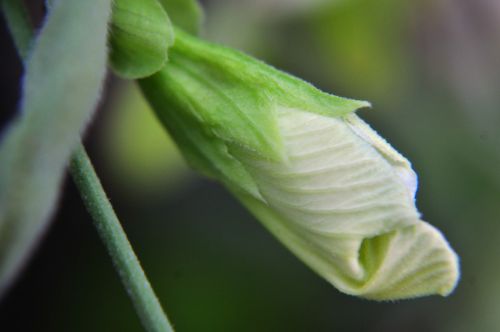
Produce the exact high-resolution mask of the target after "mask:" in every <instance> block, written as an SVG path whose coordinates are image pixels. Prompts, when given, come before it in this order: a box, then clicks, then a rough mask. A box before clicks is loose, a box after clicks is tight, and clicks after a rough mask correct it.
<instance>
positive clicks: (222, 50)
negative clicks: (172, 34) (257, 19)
mask: <svg viewBox="0 0 500 332" xmlns="http://www.w3.org/2000/svg"><path fill="white" fill-rule="evenodd" d="M172 52H175V53H176V56H175V57H177V54H179V56H178V57H179V58H182V59H184V60H187V59H189V60H191V61H192V62H196V63H199V64H203V65H204V66H205V67H208V68H210V69H211V70H210V71H208V72H206V74H211V72H218V75H217V77H216V78H218V79H220V78H221V76H222V75H227V74H231V75H233V76H234V77H235V78H236V79H237V80H239V81H240V82H241V84H244V85H245V86H246V88H247V89H254V90H257V91H259V90H260V92H261V93H262V94H265V95H267V97H268V98H270V99H272V102H273V103H274V104H275V105H276V104H279V105H280V106H282V107H289V108H296V109H301V110H303V111H307V112H312V113H317V114H321V115H325V116H332V117H338V116H343V115H346V114H349V113H352V112H354V111H355V110H357V109H359V108H363V107H370V103H369V102H367V101H361V100H355V99H349V98H344V97H339V96H335V95H332V94H329V93H325V92H323V91H320V90H319V89H317V88H316V87H314V86H313V85H311V84H310V83H308V82H306V81H304V80H302V79H300V78H297V77H295V76H292V75H290V74H287V73H285V72H283V71H280V70H278V69H276V68H274V67H272V66H270V65H268V64H266V63H264V62H262V61H259V60H257V59H255V58H252V57H250V56H248V55H246V54H243V53H242V52H239V51H236V50H233V49H231V48H227V47H224V46H220V45H216V44H212V43H208V42H205V41H203V40H201V39H198V38H196V37H193V36H190V35H189V34H187V33H185V32H183V31H181V30H179V29H176V40H175V45H174V47H173V48H172ZM172 57H174V55H173V56H172ZM211 76H212V75H211ZM211 76H209V77H210V78H211ZM211 79H212V78H211Z"/></svg>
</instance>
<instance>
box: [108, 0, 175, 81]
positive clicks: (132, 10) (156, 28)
mask: <svg viewBox="0 0 500 332" xmlns="http://www.w3.org/2000/svg"><path fill="white" fill-rule="evenodd" d="M173 41H174V31H173V27H172V24H171V23H170V20H169V18H168V16H167V14H166V13H165V11H164V10H163V8H162V6H161V5H160V3H159V2H158V0H140V1H137V0H116V1H114V3H113V15H112V24H111V33H110V46H111V53H110V61H111V67H112V68H113V69H114V71H115V72H116V73H117V74H118V75H120V76H123V77H125V78H130V79H135V78H141V77H146V76H149V75H152V74H154V73H155V72H157V71H158V70H160V69H161V68H162V67H163V66H164V65H165V63H166V62H167V58H168V56H167V53H168V48H169V47H170V46H171V45H172V44H173Z"/></svg>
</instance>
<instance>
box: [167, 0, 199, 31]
mask: <svg viewBox="0 0 500 332" xmlns="http://www.w3.org/2000/svg"><path fill="white" fill-rule="evenodd" d="M160 2H161V4H162V5H163V8H165V10H166V11H167V13H168V16H169V17H170V18H171V19H172V22H174V24H175V25H176V26H178V27H180V28H182V29H184V30H186V31H188V32H190V33H192V34H194V35H196V34H198V33H199V31H200V27H201V23H202V21H203V9H202V8H201V6H200V4H199V3H198V1H197V0H160Z"/></svg>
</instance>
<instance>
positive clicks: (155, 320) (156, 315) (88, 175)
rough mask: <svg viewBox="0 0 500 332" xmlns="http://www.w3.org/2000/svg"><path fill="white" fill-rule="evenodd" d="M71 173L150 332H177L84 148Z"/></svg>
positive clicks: (79, 152)
mask: <svg viewBox="0 0 500 332" xmlns="http://www.w3.org/2000/svg"><path fill="white" fill-rule="evenodd" d="M70 172H71V176H72V177H73V180H74V181H75V183H76V185H77V187H78V189H79V190H80V194H81V196H82V199H83V201H84V203H85V206H86V207H87V210H88V211H89V213H90V214H91V216H92V218H93V219H94V224H95V226H96V228H97V231H98V233H99V235H100V236H101V239H102V241H103V242H104V244H105V245H106V247H107V249H108V252H109V254H110V256H111V258H112V260H113V263H114V265H115V268H116V270H117V271H118V273H119V274H120V277H121V279H122V282H123V284H124V286H125V288H126V289H127V292H128V294H129V296H130V298H131V299H132V302H133V303H134V306H135V310H136V311H137V313H138V314H139V317H140V318H141V321H142V323H143V325H144V327H145V328H146V329H147V330H148V331H173V329H172V327H171V326H170V324H169V322H168V319H167V317H166V315H165V314H164V312H163V310H162V308H161V305H160V302H159V301H158V299H157V298H156V296H155V294H154V291H153V289H152V288H151V285H150V284H149V282H148V280H147V278H146V276H145V274H144V271H143V270H142V268H141V265H140V263H139V260H138V259H137V257H136V255H135V254H134V251H133V250H132V247H131V246H130V243H129V242H128V240H127V236H126V235H125V232H124V231H123V228H122V227H121V225H120V222H119V221H118V218H117V217H116V214H115V212H114V211H113V208H112V206H111V204H110V203H109V200H108V198H107V197H106V194H105V193H104V190H103V188H102V186H101V183H100V181H99V179H98V177H97V175H96V173H95V171H94V168H93V167H92V164H91V163H90V159H89V158H88V156H87V153H86V152H85V150H84V148H83V146H79V147H78V148H77V150H76V151H75V153H74V154H73V158H72V160H71V163H70Z"/></svg>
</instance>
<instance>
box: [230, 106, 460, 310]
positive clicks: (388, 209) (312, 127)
mask: <svg viewBox="0 0 500 332" xmlns="http://www.w3.org/2000/svg"><path fill="white" fill-rule="evenodd" d="M277 116H278V123H279V130H280V133H281V135H282V137H283V142H284V146H285V149H286V160H283V161H281V162H276V161H271V160H266V159H265V158H259V157H258V156H257V155H255V154H253V153H251V152H249V151H248V150H247V151H245V150H244V149H238V151H232V153H233V154H234V155H236V156H237V158H238V159H239V160H240V161H241V162H242V163H243V164H244V165H245V167H246V168H247V169H248V171H249V172H250V174H251V175H252V177H253V179H254V180H255V181H256V183H257V186H258V188H259V190H260V193H261V195H262V197H263V199H264V202H259V201H257V200H255V199H252V198H249V197H245V196H244V195H239V196H240V198H241V199H242V200H243V201H244V202H245V203H246V204H247V205H248V207H249V208H250V210H251V211H253V212H254V213H255V214H256V216H257V217H258V218H259V219H260V220H261V221H263V222H264V224H265V225H266V226H267V227H268V228H269V229H270V230H271V231H272V232H273V233H274V234H275V236H276V237H278V238H279V239H280V240H281V241H282V242H283V243H284V244H285V245H286V246H287V247H288V248H289V249H290V250H291V251H293V252H294V253H295V254H296V255H297V256H299V257H300V258H301V259H302V260H304V261H305V262H306V263H307V264H309V265H310V266H311V267H312V268H313V269H314V270H316V271H317V272H318V273H319V274H320V275H322V276H323V277H324V278H325V279H327V280H328V281H330V282H331V283H332V284H333V285H335V286H336V287H337V288H338V289H340V290H341V291H343V292H345V293H348V294H352V295H359V296H363V297H366V298H371V299H377V300H385V299H400V298H408V297H416V296H422V295H428V294H434V293H437V294H441V295H447V294H449V293H450V292H451V291H452V290H453V288H454V287H455V284H456V282H457V280H458V273H459V272H458V259H457V257H456V255H455V253H454V252H453V250H452V249H451V248H450V247H449V245H448V243H447V242H446V240H445V239H444V237H443V236H442V235H441V233H440V232H439V231H438V230H437V229H435V228H434V227H432V226H431V225H429V224H428V223H426V222H424V221H422V220H420V218H419V214H418V212H417V210H416V208H415V204H414V196H415V191H416V184H417V179H416V175H415V172H414V171H413V170H412V169H411V166H410V163H409V162H408V160H406V159H405V158H404V157H403V156H401V155H400V154H399V153H398V152H397V151H396V150H394V149H393V148H392V147H391V146H390V145H389V144H388V143H387V142H386V141H385V140H384V139H382V138H381V137H380V136H378V135H377V133H375V132H374V131H373V130H372V129H371V128H370V127H369V126H368V125H367V124H366V123H365V122H363V121H362V120H361V119H360V118H359V117H357V116H356V115H354V114H350V115H347V116H344V117H339V118H331V117H326V116H322V115H318V114H314V113H308V112H304V111H300V110H295V109H287V108H282V109H279V111H278V112H277Z"/></svg>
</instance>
